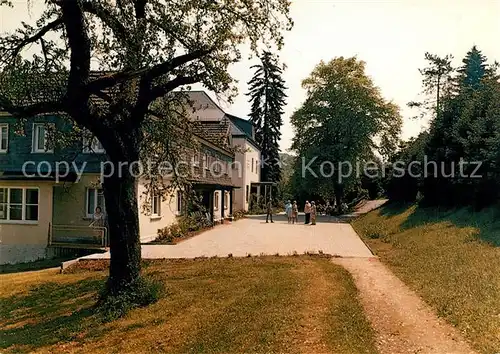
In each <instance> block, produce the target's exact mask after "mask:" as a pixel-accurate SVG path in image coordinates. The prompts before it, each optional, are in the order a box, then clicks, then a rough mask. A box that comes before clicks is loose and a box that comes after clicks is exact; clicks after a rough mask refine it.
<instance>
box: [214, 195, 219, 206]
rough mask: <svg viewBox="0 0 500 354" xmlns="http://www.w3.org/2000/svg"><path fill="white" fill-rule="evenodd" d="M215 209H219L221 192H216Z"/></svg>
mask: <svg viewBox="0 0 500 354" xmlns="http://www.w3.org/2000/svg"><path fill="white" fill-rule="evenodd" d="M214 210H219V192H214Z"/></svg>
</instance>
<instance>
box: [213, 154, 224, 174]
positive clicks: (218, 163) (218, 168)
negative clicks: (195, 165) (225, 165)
mask: <svg viewBox="0 0 500 354" xmlns="http://www.w3.org/2000/svg"><path fill="white" fill-rule="evenodd" d="M214 160H215V161H214V165H213V166H214V172H215V173H220V172H221V167H222V162H221V161H220V160H217V159H215V158H214Z"/></svg>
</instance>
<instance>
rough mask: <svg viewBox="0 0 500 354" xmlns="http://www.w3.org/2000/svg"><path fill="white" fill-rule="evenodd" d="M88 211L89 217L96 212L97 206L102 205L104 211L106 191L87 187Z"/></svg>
mask: <svg viewBox="0 0 500 354" xmlns="http://www.w3.org/2000/svg"><path fill="white" fill-rule="evenodd" d="M85 204H86V208H85V209H86V212H87V217H88V218H92V217H93V215H94V213H95V208H97V207H100V208H101V211H102V212H103V213H104V211H105V210H106V207H105V204H104V192H103V190H102V189H101V188H87V195H86V202H85Z"/></svg>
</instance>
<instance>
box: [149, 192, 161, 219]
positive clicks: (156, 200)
mask: <svg viewBox="0 0 500 354" xmlns="http://www.w3.org/2000/svg"><path fill="white" fill-rule="evenodd" d="M155 206H156V208H155ZM151 218H155V219H158V218H161V195H160V194H158V193H155V192H152V193H151Z"/></svg>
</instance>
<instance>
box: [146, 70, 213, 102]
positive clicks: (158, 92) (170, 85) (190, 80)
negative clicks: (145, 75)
mask: <svg viewBox="0 0 500 354" xmlns="http://www.w3.org/2000/svg"><path fill="white" fill-rule="evenodd" d="M204 74H205V73H200V74H196V75H193V76H177V77H176V78H175V79H173V80H170V81H168V82H167V83H165V84H163V85H158V86H156V87H153V88H152V89H151V95H150V97H151V101H154V100H155V99H156V98H158V97H161V96H164V95H166V94H167V93H169V92H171V91H173V90H175V89H176V88H177V87H179V86H183V85H191V84H195V83H197V82H200V81H201V80H202V79H203V76H204Z"/></svg>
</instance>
